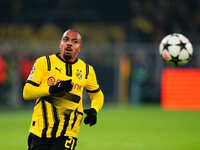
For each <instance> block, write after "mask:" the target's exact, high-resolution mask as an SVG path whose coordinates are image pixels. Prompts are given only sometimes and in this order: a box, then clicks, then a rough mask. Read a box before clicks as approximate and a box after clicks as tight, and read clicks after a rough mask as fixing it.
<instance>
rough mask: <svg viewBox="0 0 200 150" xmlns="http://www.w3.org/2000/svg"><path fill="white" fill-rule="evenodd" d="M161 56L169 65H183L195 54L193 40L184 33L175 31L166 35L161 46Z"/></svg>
mask: <svg viewBox="0 0 200 150" xmlns="http://www.w3.org/2000/svg"><path fill="white" fill-rule="evenodd" d="M159 51H160V56H161V57H162V59H163V60H164V61H165V62H166V63H167V64H169V65H173V66H182V65H184V64H186V63H188V62H189V60H190V59H191V57H192V54H193V48H192V44H191V42H190V41H189V40H188V38H186V37H185V36H184V35H182V34H179V33H173V34H169V35H167V36H165V37H164V38H163V39H162V41H161V43H160V47H159Z"/></svg>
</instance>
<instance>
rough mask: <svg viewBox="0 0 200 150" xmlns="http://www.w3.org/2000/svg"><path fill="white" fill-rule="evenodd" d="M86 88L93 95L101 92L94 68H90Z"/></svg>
mask: <svg viewBox="0 0 200 150" xmlns="http://www.w3.org/2000/svg"><path fill="white" fill-rule="evenodd" d="M85 88H86V91H87V92H92V93H94V92H98V91H99V90H100V89H99V84H98V82H97V78H96V74H95V71H94V68H93V67H92V66H89V74H88V79H87V83H86V87H85Z"/></svg>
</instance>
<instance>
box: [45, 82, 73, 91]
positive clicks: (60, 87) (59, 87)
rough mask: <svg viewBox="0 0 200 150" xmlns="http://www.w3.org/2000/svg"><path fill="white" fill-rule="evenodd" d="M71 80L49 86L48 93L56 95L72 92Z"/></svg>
mask: <svg viewBox="0 0 200 150" xmlns="http://www.w3.org/2000/svg"><path fill="white" fill-rule="evenodd" d="M72 87H73V85H72V80H66V81H60V82H58V83H57V84H56V85H53V86H50V88H49V93H50V94H56V93H59V92H62V91H66V92H69V91H71V90H72Z"/></svg>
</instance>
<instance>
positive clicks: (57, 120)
mask: <svg viewBox="0 0 200 150" xmlns="http://www.w3.org/2000/svg"><path fill="white" fill-rule="evenodd" d="M52 109H53V119H54V125H53V129H52V132H51V136H52V138H55V137H56V133H57V130H58V126H59V122H60V120H59V119H58V114H57V110H56V107H55V106H54V105H52Z"/></svg>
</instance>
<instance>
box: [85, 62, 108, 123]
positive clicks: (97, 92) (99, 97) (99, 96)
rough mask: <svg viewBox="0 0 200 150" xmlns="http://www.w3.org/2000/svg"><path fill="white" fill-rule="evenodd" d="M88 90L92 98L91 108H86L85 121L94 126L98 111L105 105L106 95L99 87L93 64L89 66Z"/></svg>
mask: <svg viewBox="0 0 200 150" xmlns="http://www.w3.org/2000/svg"><path fill="white" fill-rule="evenodd" d="M86 91H87V93H88V95H89V97H90V100H91V108H90V109H86V110H84V112H85V113H86V114H87V117H86V118H85V119H84V122H85V124H90V126H92V125H94V124H95V123H96V115H97V112H99V111H100V109H101V108H102V106H103V103H104V95H103V92H102V91H101V89H100V88H99V84H98V83H97V79H96V74H95V71H94V69H93V67H91V66H90V67H89V75H88V82H87V85H86Z"/></svg>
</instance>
